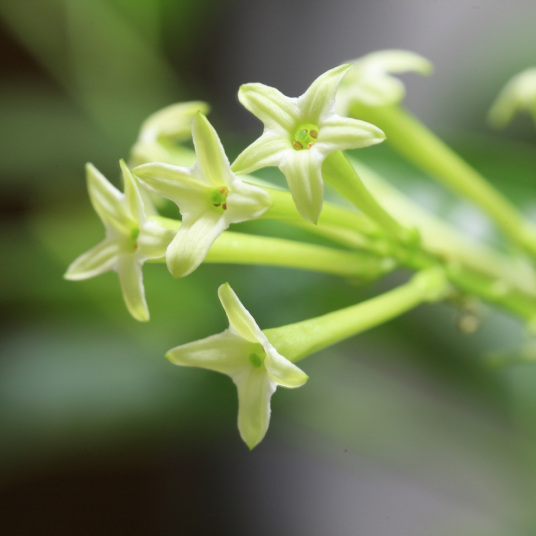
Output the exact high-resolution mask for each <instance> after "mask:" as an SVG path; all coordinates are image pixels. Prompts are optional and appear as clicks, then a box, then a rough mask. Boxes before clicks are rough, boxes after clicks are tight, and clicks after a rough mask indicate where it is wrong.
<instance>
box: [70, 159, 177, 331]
mask: <svg viewBox="0 0 536 536" xmlns="http://www.w3.org/2000/svg"><path fill="white" fill-rule="evenodd" d="M120 166H121V171H122V175H123V181H124V187H125V193H121V192H120V191H119V190H117V189H116V188H115V187H114V186H112V185H111V184H110V183H109V182H108V181H107V180H106V178H105V177H104V175H102V174H101V173H100V172H99V171H98V170H97V169H96V168H95V167H94V166H93V165H92V164H87V166H86V176H87V184H88V190H89V197H90V199H91V204H92V205H93V208H94V209H95V211H96V212H97V214H98V216H99V218H100V219H101V220H102V223H103V224H104V227H105V229H106V237H105V238H104V240H103V241H102V242H100V243H99V244H97V245H96V246H95V247H93V248H91V249H90V250H89V251H86V253H84V254H82V255H80V257H78V258H77V259H76V260H75V261H74V262H73V263H72V264H71V265H70V266H69V268H68V269H67V272H66V273H65V276H64V277H65V278H66V279H70V280H72V281H78V280H81V279H88V278H90V277H95V276H97V275H99V274H102V273H104V272H108V271H110V270H113V271H115V272H117V274H118V276H119V283H120V285H121V291H122V293H123V298H124V300H125V304H126V306H127V308H128V310H129V312H130V314H131V315H132V316H133V317H134V318H135V319H136V320H140V321H142V322H143V321H147V320H149V311H148V309H147V303H146V301H145V292H144V288H143V279H142V265H143V263H144V262H145V261H146V260H148V259H157V258H160V257H163V256H164V254H165V251H166V248H167V246H168V244H169V242H170V241H171V240H172V239H173V236H174V235H175V232H174V231H170V230H168V229H164V228H163V227H160V226H159V225H157V224H156V223H154V222H153V221H151V220H149V219H148V218H147V216H146V214H145V211H144V206H143V202H142V199H141V196H140V191H139V189H138V186H137V184H136V182H135V181H134V178H133V177H132V175H131V173H130V170H129V169H128V167H127V165H126V164H125V163H124V162H123V161H121V162H120Z"/></svg>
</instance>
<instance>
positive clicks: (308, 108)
mask: <svg viewBox="0 0 536 536" xmlns="http://www.w3.org/2000/svg"><path fill="white" fill-rule="evenodd" d="M350 67H351V66H350V65H341V66H339V67H336V68H334V69H331V70H330V71H328V72H326V73H324V74H323V75H321V76H320V77H319V78H317V79H316V80H315V81H314V82H313V83H312V84H311V86H310V87H309V89H308V90H307V91H306V92H305V93H304V94H303V95H302V96H301V97H298V98H290V97H286V96H285V95H283V94H282V93H280V92H279V91H278V90H277V89H275V88H272V87H269V86H265V85H264V84H246V85H243V86H241V88H240V91H239V92H238V98H239V100H240V102H241V103H242V104H243V105H244V106H245V107H246V108H247V109H248V110H249V111H250V112H251V113H253V114H254V115H255V116H256V117H258V118H259V119H260V120H261V121H262V122H263V123H264V132H263V134H262V136H261V137H260V138H259V139H258V140H256V141H255V142H254V143H252V144H251V145H250V146H249V147H247V148H246V149H245V150H244V151H243V152H242V153H241V154H240V155H239V156H238V158H237V159H236V160H235V162H234V163H233V166H232V169H233V170H234V171H236V172H239V173H248V172H250V171H254V170H256V169H259V168H261V167H265V166H277V167H279V169H280V170H281V171H282V173H283V174H284V175H285V177H286V179H287V182H288V186H289V189H290V192H291V194H292V198H293V199H294V203H295V205H296V208H297V209H298V212H299V213H300V214H301V215H302V216H303V217H304V218H305V219H306V220H309V221H311V222H313V223H316V222H317V220H318V217H319V215H320V212H321V210H322V203H323V190H324V184H323V181H322V163H323V161H324V159H325V158H326V157H327V156H328V155H329V154H330V153H332V152H334V151H339V150H344V149H355V148H359V147H367V146H369V145H374V144H376V143H379V142H381V141H383V140H384V139H385V135H384V133H383V132H382V131H381V130H380V129H379V128H377V127H375V126H374V125H371V124H370V123H366V122H364V121H359V120H357V119H350V118H346V117H341V116H339V115H337V114H336V113H335V92H336V91H337V87H338V85H339V82H340V80H341V78H342V77H343V76H344V74H345V73H346V71H348V69H350Z"/></svg>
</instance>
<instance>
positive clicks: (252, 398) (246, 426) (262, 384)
mask: <svg viewBox="0 0 536 536" xmlns="http://www.w3.org/2000/svg"><path fill="white" fill-rule="evenodd" d="M233 381H234V382H235V385H236V389H237V391H238V430H239V432H240V437H241V438H242V439H243V440H244V442H245V443H246V445H247V446H248V447H249V448H250V449H253V448H254V447H256V446H257V445H258V444H259V443H260V442H261V441H262V439H263V438H264V436H265V435H266V431H267V430H268V424H269V423H270V399H271V398H272V394H273V393H274V391H275V389H276V386H275V385H274V384H273V383H272V382H271V381H270V380H269V378H268V376H267V375H266V372H265V370H264V368H263V367H260V368H251V367H250V368H247V369H244V370H242V371H241V373H240V374H236V375H234V376H233Z"/></svg>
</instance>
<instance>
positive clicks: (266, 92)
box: [238, 83, 299, 132]
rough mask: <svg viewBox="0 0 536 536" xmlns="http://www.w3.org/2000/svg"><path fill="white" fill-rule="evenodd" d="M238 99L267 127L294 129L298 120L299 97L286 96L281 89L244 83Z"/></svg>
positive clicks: (281, 129) (285, 129)
mask: <svg viewBox="0 0 536 536" xmlns="http://www.w3.org/2000/svg"><path fill="white" fill-rule="evenodd" d="M238 100H239V101H240V102H241V103H242V104H243V105H244V106H245V107H246V108H247V109H248V110H249V111H250V112H251V113H252V114H253V115H255V116H256V117H258V118H259V119H260V120H261V121H262V122H263V123H264V125H265V126H266V127H268V128H273V129H275V130H278V131H280V132H281V131H288V130H292V129H293V128H295V126H296V122H297V121H298V118H299V115H298V108H297V99H293V98H290V97H286V96H285V95H283V93H281V92H280V91H279V90H277V89H275V88H273V87H270V86H265V85H264V84H258V83H256V84H244V85H242V86H240V89H239V91H238Z"/></svg>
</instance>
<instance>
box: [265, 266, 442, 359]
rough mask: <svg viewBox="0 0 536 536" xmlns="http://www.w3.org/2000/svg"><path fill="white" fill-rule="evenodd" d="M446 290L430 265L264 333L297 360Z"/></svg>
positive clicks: (286, 353)
mask: <svg viewBox="0 0 536 536" xmlns="http://www.w3.org/2000/svg"><path fill="white" fill-rule="evenodd" d="M448 291H449V285H448V283H447V280H446V278H445V276H444V273H443V271H442V270H441V269H438V268H436V267H434V268H431V269H428V270H425V271H422V272H420V273H418V274H417V275H415V276H414V277H413V278H412V279H411V280H410V281H409V282H408V283H406V284H405V285H402V286H400V287H398V288H396V289H394V290H391V291H389V292H386V293H385V294H382V295H381V296H378V297H376V298H372V299H370V300H367V301H365V302H362V303H358V304H356V305H352V306H350V307H346V308H345V309H340V310H339V311H334V312H332V313H328V314H325V315H322V316H318V317H315V318H311V319H309V320H304V321H303V322H298V323H296V324H290V325H287V326H282V327H279V328H273V329H267V330H264V333H265V335H266V336H267V337H268V339H269V341H270V342H271V343H272V344H273V345H274V347H275V348H276V349H277V351H278V352H279V353H281V355H284V356H285V357H286V358H287V359H289V360H290V361H299V360H300V359H303V358H304V357H306V356H308V355H310V354H312V353H314V352H318V351H319V350H321V349H323V348H326V347H328V346H331V345H333V344H336V343H338V342H340V341H342V340H344V339H347V338H348V337H352V336H354V335H357V334H358V333H361V332H362V331H365V330H367V329H370V328H373V327H375V326H378V325H380V324H382V323H384V322H386V321H388V320H391V319H392V318H394V317H396V316H398V315H400V314H402V313H405V312H406V311H409V310H410V309H413V308H414V307H416V306H417V305H419V304H421V303H423V302H428V301H438V300H441V299H443V298H444V297H445V296H446V294H447V293H448Z"/></svg>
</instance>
